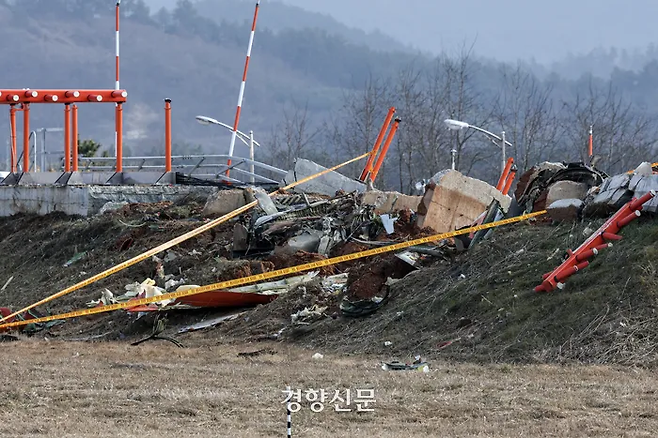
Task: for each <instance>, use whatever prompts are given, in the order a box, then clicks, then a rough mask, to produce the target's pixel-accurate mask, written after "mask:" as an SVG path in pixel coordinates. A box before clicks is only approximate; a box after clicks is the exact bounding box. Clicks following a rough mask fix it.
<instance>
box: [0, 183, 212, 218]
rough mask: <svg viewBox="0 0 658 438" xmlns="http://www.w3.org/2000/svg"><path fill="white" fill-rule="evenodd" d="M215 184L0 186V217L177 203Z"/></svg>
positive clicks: (88, 212)
mask: <svg viewBox="0 0 658 438" xmlns="http://www.w3.org/2000/svg"><path fill="white" fill-rule="evenodd" d="M216 191H217V188H216V187H203V186H165V185H157V186H97V185H80V186H55V185H48V186H0V216H12V215H15V214H19V213H24V214H38V215H46V214H49V213H53V212H61V213H65V214H68V215H77V216H91V215H94V214H97V213H99V212H100V211H101V208H102V207H103V206H104V205H105V204H107V203H108V202H127V203H131V204H132V203H154V202H162V201H172V202H176V201H178V200H181V199H185V198H189V197H190V196H192V197H194V196H198V197H202V198H204V199H205V198H206V197H207V196H208V195H209V194H211V193H214V192H216Z"/></svg>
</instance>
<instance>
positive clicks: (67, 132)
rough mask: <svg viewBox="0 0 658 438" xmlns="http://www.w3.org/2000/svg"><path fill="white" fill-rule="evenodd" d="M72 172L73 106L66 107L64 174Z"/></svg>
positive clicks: (67, 105)
mask: <svg viewBox="0 0 658 438" xmlns="http://www.w3.org/2000/svg"><path fill="white" fill-rule="evenodd" d="M70 171H71V105H70V104H68V103H67V104H66V105H64V172H70Z"/></svg>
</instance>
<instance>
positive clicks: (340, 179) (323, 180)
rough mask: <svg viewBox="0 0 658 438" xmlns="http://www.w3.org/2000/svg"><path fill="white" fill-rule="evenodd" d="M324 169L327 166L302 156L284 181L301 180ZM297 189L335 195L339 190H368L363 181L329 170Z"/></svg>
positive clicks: (361, 191)
mask: <svg viewBox="0 0 658 438" xmlns="http://www.w3.org/2000/svg"><path fill="white" fill-rule="evenodd" d="M324 170H326V168H325V167H322V166H320V165H319V164H316V163H314V162H312V161H310V160H304V159H301V158H300V159H298V160H297V161H295V167H294V169H292V170H291V171H290V172H288V175H286V176H285V178H284V182H286V183H287V184H291V183H292V182H294V181H300V180H302V179H303V178H306V177H307V176H309V175H314V174H317V173H319V172H322V171H324ZM295 191H298V192H299V191H302V192H306V193H317V194H321V195H327V196H335V195H336V193H337V192H339V191H344V192H358V193H363V192H365V191H366V185H365V184H364V183H362V182H361V181H358V180H355V179H351V178H348V177H346V176H343V175H341V174H340V173H338V172H329V173H327V174H325V175H323V176H321V177H319V178H316V179H314V180H313V181H309V182H307V183H303V184H299V185H298V186H297V187H296V189H295Z"/></svg>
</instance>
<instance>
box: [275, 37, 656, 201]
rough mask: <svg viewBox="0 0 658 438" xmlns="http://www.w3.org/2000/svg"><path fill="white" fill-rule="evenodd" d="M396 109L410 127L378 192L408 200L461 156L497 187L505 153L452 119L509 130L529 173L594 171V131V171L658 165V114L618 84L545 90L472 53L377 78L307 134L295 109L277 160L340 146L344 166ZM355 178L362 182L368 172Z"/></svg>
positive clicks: (462, 164) (517, 69) (553, 83)
mask: <svg viewBox="0 0 658 438" xmlns="http://www.w3.org/2000/svg"><path fill="white" fill-rule="evenodd" d="M391 106H394V107H396V108H397V111H398V115H399V116H400V117H401V118H402V122H401V124H400V127H399V130H398V133H397V136H396V138H395V140H394V142H393V144H392V146H391V149H390V150H389V153H388V155H387V160H386V164H385V169H384V171H383V172H380V176H379V179H380V180H379V181H378V184H379V186H380V187H386V188H391V189H396V190H400V191H402V192H406V193H411V192H413V190H414V187H415V186H416V183H417V182H419V181H421V180H423V179H427V178H430V177H431V176H433V175H434V174H435V173H436V172H438V171H441V170H443V169H447V168H450V166H451V159H452V155H451V151H452V150H455V151H456V152H455V155H456V156H455V161H456V168H457V169H458V170H460V171H461V172H463V173H465V174H468V175H471V176H475V177H479V178H482V179H485V180H488V181H489V182H494V181H496V180H497V178H498V176H499V174H500V168H501V162H502V156H501V149H500V146H499V145H498V144H494V143H493V142H491V141H490V140H489V139H488V138H487V137H486V136H485V135H483V134H482V133H480V132H477V131H475V130H472V129H465V130H458V131H454V130H449V129H448V128H447V127H446V125H445V124H444V120H445V119H448V118H450V119H455V120H460V121H464V122H467V123H469V124H471V125H475V126H478V127H482V128H484V129H487V130H489V131H492V132H493V133H495V134H499V135H500V134H501V131H505V135H506V139H507V140H508V141H509V142H510V143H512V145H513V146H512V147H509V146H508V147H507V156H508V157H509V156H511V157H513V158H514V160H515V164H516V165H517V166H518V168H519V170H520V171H521V172H523V171H525V170H527V169H529V168H530V167H532V166H533V165H535V164H537V163H540V162H542V161H556V162H579V161H580V162H587V163H589V161H590V159H589V157H588V139H589V130H590V128H592V129H593V140H594V141H593V143H594V162H595V164H596V166H597V167H598V168H600V169H601V170H603V171H605V172H607V173H609V174H616V173H621V172H624V171H627V170H629V169H633V168H634V167H636V166H637V165H638V164H639V163H640V162H642V161H657V160H655V158H656V142H657V141H658V117H657V114H656V112H655V111H653V110H652V109H650V108H647V107H645V106H643V105H638V104H637V103H635V102H634V100H633V99H632V97H631V96H629V93H627V92H625V91H623V90H620V89H619V87H617V86H616V85H615V84H614V83H613V82H612V81H610V80H607V81H606V80H602V79H597V78H595V77H594V76H592V75H587V76H583V77H582V78H581V79H580V80H579V81H576V82H572V81H565V80H561V79H559V78H553V79H552V80H544V81H542V80H539V79H538V78H537V77H536V76H535V75H534V74H533V73H532V72H531V71H530V70H529V69H526V68H524V67H522V66H520V65H519V66H512V65H507V64H499V65H497V66H495V67H494V66H492V65H485V64H482V63H481V62H479V61H478V60H476V59H474V58H473V57H472V54H471V50H470V49H466V50H463V51H462V52H461V53H459V54H457V55H455V56H446V55H444V56H439V57H437V58H436V59H434V60H432V61H430V62H423V63H419V62H416V63H410V64H408V65H406V66H404V67H403V68H400V69H399V70H398V71H397V72H396V74H395V75H393V76H390V77H385V76H380V75H371V76H369V77H368V78H367V80H365V81H364V83H363V86H362V87H361V88H360V89H355V90H351V91H348V92H346V93H345V95H344V97H343V105H342V107H341V108H340V110H338V111H336V112H335V115H334V117H333V118H332V119H331V120H329V121H327V122H325V123H324V124H322V125H321V126H315V127H310V126H308V124H307V122H306V117H307V111H306V109H305V108H304V107H303V106H301V105H296V106H295V105H292V106H291V108H289V109H288V110H287V111H285V112H284V113H283V116H284V117H283V118H284V122H283V123H282V124H281V125H280V127H279V128H278V129H277V130H275V132H274V133H273V135H272V142H271V148H272V159H273V160H274V161H276V162H277V164H279V165H281V166H284V167H285V166H290V165H291V162H292V160H293V159H294V157H296V156H305V155H306V156H316V157H318V158H322V156H323V154H322V152H323V151H326V150H328V149H330V148H331V147H333V148H335V150H337V151H339V153H340V154H339V155H340V156H341V157H345V158H348V157H353V156H357V155H360V154H362V153H364V152H366V151H368V150H370V148H372V145H373V144H374V142H375V139H376V137H377V135H378V133H379V130H380V127H381V125H382V122H383V120H384V118H385V115H386V112H387V110H388V108H389V107H391ZM290 133H294V135H289V134H290ZM330 145H331V146H330ZM350 172H351V176H357V174H358V173H359V172H360V169H359V167H358V166H354V167H353V168H352V169H351V170H350Z"/></svg>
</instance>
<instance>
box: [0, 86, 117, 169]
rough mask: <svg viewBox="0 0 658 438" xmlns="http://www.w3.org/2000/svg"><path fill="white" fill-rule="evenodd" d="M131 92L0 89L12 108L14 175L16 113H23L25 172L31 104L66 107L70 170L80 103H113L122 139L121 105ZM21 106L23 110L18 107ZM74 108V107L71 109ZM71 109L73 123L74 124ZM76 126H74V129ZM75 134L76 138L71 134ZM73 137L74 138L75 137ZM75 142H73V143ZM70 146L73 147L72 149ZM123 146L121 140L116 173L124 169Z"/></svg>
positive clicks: (14, 165)
mask: <svg viewBox="0 0 658 438" xmlns="http://www.w3.org/2000/svg"><path fill="white" fill-rule="evenodd" d="M127 99H128V92H127V91H126V90H12V89H6V90H2V89H0V104H5V105H9V106H10V110H9V111H10V123H11V172H12V173H16V172H17V171H18V162H17V152H16V112H17V111H22V112H23V131H24V132H23V171H27V170H28V169H29V163H30V156H29V154H30V147H29V131H30V104H39V103H41V104H64V106H65V109H64V143H65V144H64V170H65V171H66V172H70V171H71V149H73V154H74V156H77V131H78V126H77V120H78V119H77V106H76V105H75V104H77V103H108V102H109V103H114V104H116V105H118V107H117V112H116V114H117V124H116V125H117V138H119V139H121V138H122V137H123V126H122V123H121V104H123V103H126V102H127ZM17 105H20V107H21V108H20V110H19V109H18V108H16V106H17ZM71 105H73V108H71ZM71 110H73V118H72V119H73V120H72V121H71ZM72 125H73V126H72ZM72 130H73V131H74V134H75V135H73V136H72V135H71V134H72V132H71V131H72ZM72 137H73V138H72ZM71 142H73V143H71ZM71 145H73V147H72V148H71ZM121 149H122V147H121V141H118V147H117V154H116V159H117V162H116V171H117V172H121V170H122V150H121ZM76 161H77V160H74V162H73V167H74V169H73V170H74V171H75V170H77V162H76Z"/></svg>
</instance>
